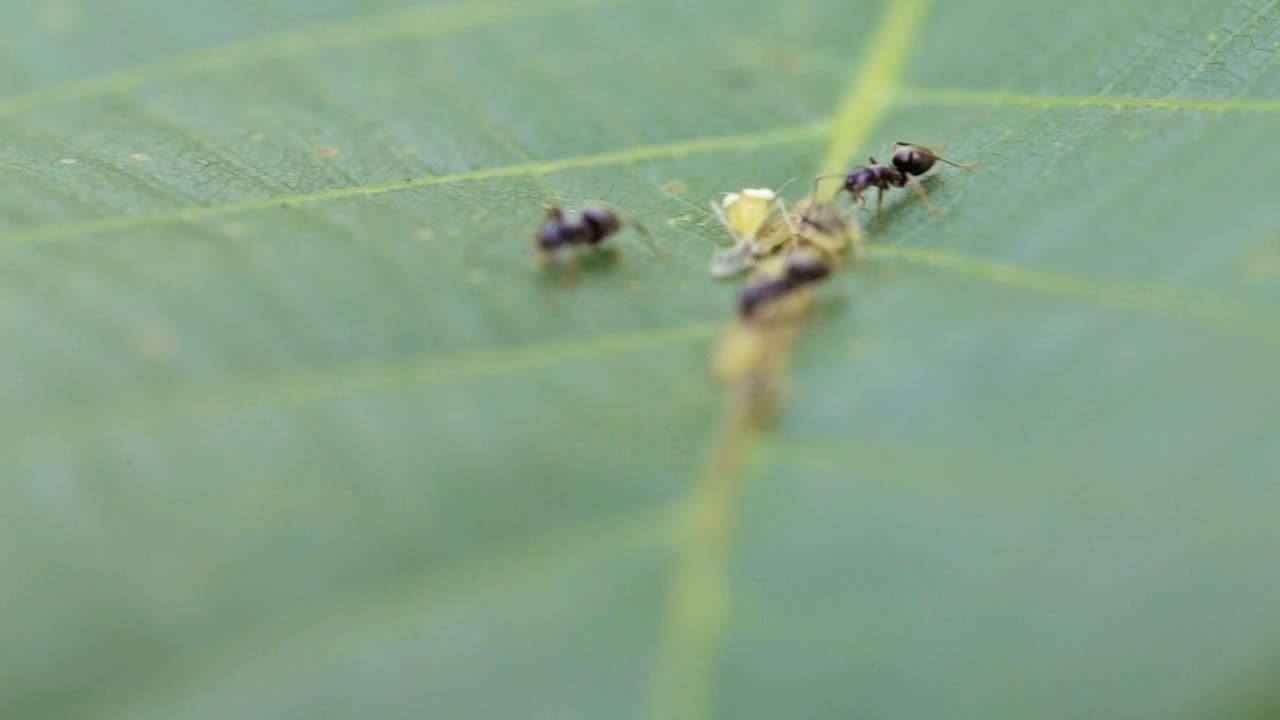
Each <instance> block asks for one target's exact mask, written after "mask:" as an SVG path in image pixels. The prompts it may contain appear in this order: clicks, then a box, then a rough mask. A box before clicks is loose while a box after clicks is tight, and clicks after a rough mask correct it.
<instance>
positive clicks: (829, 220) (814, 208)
mask: <svg viewBox="0 0 1280 720" xmlns="http://www.w3.org/2000/svg"><path fill="white" fill-rule="evenodd" d="M790 217H791V218H793V220H792V222H794V223H795V227H794V234H795V236H796V238H797V239H798V241H799V242H798V244H799V245H800V246H801V247H808V248H811V249H813V250H817V251H818V252H819V253H821V254H822V255H823V257H824V258H826V259H827V260H828V261H829V262H832V263H835V262H837V261H838V259H839V257H840V256H841V255H843V254H844V253H845V252H846V251H848V249H849V248H850V247H852V248H854V250H855V260H860V259H861V258H862V251H863V245H864V244H865V242H866V233H865V232H864V231H863V229H862V226H861V225H859V224H858V222H857V221H856V220H854V219H853V218H851V217H849V216H848V215H846V214H845V213H843V212H841V211H840V209H839V208H837V207H836V206H835V204H833V203H829V202H815V201H814V200H813V198H805V199H804V200H801V201H800V203H798V204H797V205H796V208H795V211H794V213H793V214H792V215H790Z"/></svg>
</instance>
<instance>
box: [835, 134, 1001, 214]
mask: <svg viewBox="0 0 1280 720" xmlns="http://www.w3.org/2000/svg"><path fill="white" fill-rule="evenodd" d="M946 148H947V146H946V145H941V146H939V147H937V148H931V147H927V146H925V145H917V144H915V143H904V142H899V143H894V144H893V164H892V165H884V164H881V163H880V162H878V161H877V160H876V159H875V157H874V156H873V157H869V158H867V159H868V160H870V161H871V164H870V165H862V166H859V167H856V168H854V169H853V170H851V171H849V173H848V174H847V175H846V174H844V173H834V174H831V175H819V176H818V177H816V178H814V179H813V193H814V197H817V196H818V183H819V181H821V180H825V179H827V178H833V177H842V178H844V183H843V184H842V185H841V186H840V190H838V191H836V194H839V193H841V192H844V191H848V193H849V197H850V198H852V199H853V201H854V202H856V203H858V204H859V205H860V206H863V207H865V206H866V200H865V199H864V198H863V197H862V195H863V193H865V192H866V191H868V190H870V189H871V188H876V189H877V190H879V193H878V194H877V195H876V225H875V227H876V229H877V230H879V229H880V228H882V227H883V226H884V219H883V215H884V191H885V190H888V189H889V188H895V187H897V188H901V187H907V186H908V185H910V186H911V189H912V190H915V191H916V194H917V195H919V196H920V199H921V200H923V201H924V206H925V208H926V209H928V211H929V214H931V215H934V216H938V215H941V214H942V213H940V212H938V209H937V208H936V207H934V206H933V203H931V202H929V193H928V192H926V191H925V189H924V186H923V185H921V184H920V181H919V180H917V179H916V177H917V176H919V175H924V174H925V173H927V172H929V171H930V170H932V169H933V166H934V165H935V164H936V163H938V162H943V163H946V164H947V165H951V166H952V167H958V168H962V169H965V170H970V169H973V168H975V167H977V166H978V163H977V162H971V163H958V162H953V161H951V160H948V159H946V158H944V157H942V156H941V155H939V154H938V153H939V152H941V151H942V150H945V149H946Z"/></svg>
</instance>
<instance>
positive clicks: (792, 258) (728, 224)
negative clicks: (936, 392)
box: [711, 143, 977, 420]
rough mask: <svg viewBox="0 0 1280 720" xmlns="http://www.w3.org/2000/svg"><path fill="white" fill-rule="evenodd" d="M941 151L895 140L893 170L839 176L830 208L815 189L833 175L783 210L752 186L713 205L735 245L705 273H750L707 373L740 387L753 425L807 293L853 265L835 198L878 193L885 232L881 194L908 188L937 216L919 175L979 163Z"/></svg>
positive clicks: (770, 394) (856, 229)
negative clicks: (952, 158) (849, 261)
mask: <svg viewBox="0 0 1280 720" xmlns="http://www.w3.org/2000/svg"><path fill="white" fill-rule="evenodd" d="M939 151H940V149H934V148H929V147H926V146H924V145H918V144H914V143H897V144H895V145H894V151H893V156H892V162H891V164H881V163H878V162H877V161H876V159H875V158H874V157H872V158H870V161H871V164H870V165H865V166H860V167H856V168H854V169H853V170H851V171H849V172H848V173H847V174H841V175H839V177H842V178H843V182H842V183H841V186H840V189H839V190H838V191H837V192H836V193H835V197H834V198H833V199H832V200H831V201H825V202H824V201H822V200H820V196H819V194H818V186H819V183H820V182H821V181H822V180H824V179H826V178H829V177H837V176H831V175H820V176H818V177H816V178H814V181H813V193H812V194H811V195H810V196H809V197H808V198H806V199H804V200H802V201H801V202H800V203H798V204H797V205H795V206H794V207H788V206H787V204H786V203H785V202H783V201H782V200H781V199H779V198H778V197H777V194H776V193H775V192H773V191H772V190H767V189H752V190H743V191H741V192H738V193H731V194H729V195H726V196H725V198H724V200H723V202H721V203H720V204H718V205H717V204H713V206H712V208H713V210H714V211H715V213H716V214H717V216H718V217H719V218H720V221H721V223H722V224H723V225H724V226H725V228H726V229H727V230H728V231H729V233H730V235H732V236H733V238H734V240H735V243H734V245H733V246H732V247H730V248H726V249H724V250H721V251H719V252H717V253H716V254H715V255H714V256H713V257H712V261H711V274H712V275H713V276H715V277H729V276H732V275H738V274H741V273H744V272H745V273H748V276H747V281H746V285H745V287H744V288H743V289H742V291H741V294H740V295H739V298H738V319H737V322H735V323H734V324H733V325H732V326H730V328H729V329H728V330H727V331H726V333H725V334H724V336H722V338H721V341H720V343H719V345H718V347H717V352H716V355H715V356H714V358H713V369H714V370H715V372H716V374H717V375H718V376H719V377H720V378H721V380H723V381H724V382H726V383H727V384H732V385H735V386H737V387H741V388H744V389H745V390H746V392H747V394H748V400H749V405H751V406H752V407H753V412H754V413H755V414H757V415H763V416H764V417H758V418H757V419H761V420H767V419H768V417H769V416H770V415H771V414H772V411H773V409H774V408H775V406H776V404H777V396H778V394H779V391H778V389H777V384H778V382H779V378H780V377H781V375H782V373H781V372H780V368H781V367H782V366H783V365H784V364H785V362H786V357H787V354H788V352H789V349H790V346H791V337H792V336H793V334H794V332H795V329H796V328H797V327H798V325H799V321H800V320H802V319H803V318H804V317H805V316H807V315H808V314H809V312H810V311H811V310H812V306H813V303H814V288H815V286H817V285H818V284H820V283H822V282H823V281H824V280H826V279H828V278H830V277H831V276H832V275H834V274H835V272H836V271H837V270H838V269H839V268H840V267H841V266H842V265H843V264H844V263H845V262H847V259H848V257H849V256H850V255H852V259H853V260H854V261H857V260H860V259H861V258H862V255H863V249H864V246H865V244H866V238H867V235H866V233H865V231H864V230H863V229H862V227H861V226H860V225H859V224H858V222H857V220H855V219H854V218H853V216H852V215H850V214H847V213H846V212H844V211H843V210H841V209H840V208H839V207H838V206H837V204H836V198H838V197H839V195H840V194H841V193H844V192H847V193H848V194H849V196H850V198H851V199H852V200H853V201H854V202H855V203H857V204H858V206H860V207H865V206H866V199H865V194H866V192H867V191H868V190H870V189H872V188H875V189H876V190H877V191H878V195H877V203H876V227H877V228H879V227H880V226H881V225H882V215H883V205H884V192H885V191H886V190H889V189H891V188H905V187H908V186H909V187H911V188H912V189H913V190H914V191H915V192H916V194H917V195H919V197H920V198H921V200H923V202H924V203H925V207H926V209H928V210H929V212H930V213H932V214H934V215H937V214H938V210H937V208H935V207H934V206H933V204H932V203H930V202H929V195H928V192H927V191H926V190H925V189H924V187H923V186H922V185H921V184H920V181H919V180H917V177H918V176H920V175H924V174H925V173H927V172H929V171H930V170H931V169H933V167H934V166H935V165H936V164H937V163H939V162H942V163H945V164H948V165H953V166H955V167H960V168H972V167H975V166H976V165H977V163H956V162H952V161H950V160H947V159H946V158H943V157H942V156H941V155H939V154H938V153H939Z"/></svg>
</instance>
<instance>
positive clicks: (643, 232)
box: [619, 218, 671, 257]
mask: <svg viewBox="0 0 1280 720" xmlns="http://www.w3.org/2000/svg"><path fill="white" fill-rule="evenodd" d="M631 224H632V225H634V226H635V228H636V230H637V231H639V233H640V237H641V238H642V239H643V240H644V244H645V247H647V248H649V249H650V250H652V251H653V254H654V255H657V256H658V257H671V253H669V252H667V251H666V250H663V249H662V248H660V247H658V244H657V243H655V242H654V241H653V235H652V234H651V233H650V232H649V228H647V227H645V226H644V225H641V224H640V221H639V220H636V219H635V218H631ZM619 256H621V253H619Z"/></svg>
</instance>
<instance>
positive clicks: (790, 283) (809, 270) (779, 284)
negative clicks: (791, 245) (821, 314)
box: [738, 252, 831, 319]
mask: <svg viewBox="0 0 1280 720" xmlns="http://www.w3.org/2000/svg"><path fill="white" fill-rule="evenodd" d="M780 260H781V263H782V267H781V268H780V269H772V268H771V270H772V272H768V273H767V276H766V278H765V279H764V280H762V281H759V282H756V283H754V284H752V285H749V286H747V288H746V289H745V290H743V291H742V296H741V297H740V298H739V299H738V313H739V314H740V315H741V316H742V317H743V318H744V319H750V318H752V317H755V316H756V314H757V313H758V312H759V311H760V310H761V309H763V308H764V307H766V306H768V305H770V304H772V303H774V302H775V301H777V300H780V299H782V298H784V297H787V296H789V295H791V294H792V293H794V292H795V291H796V290H799V289H800V288H804V287H808V286H810V285H815V284H817V283H819V282H821V281H822V280H825V279H826V278H827V276H828V275H830V274H831V265H829V264H828V263H827V261H826V260H824V259H823V258H822V256H820V255H818V254H816V253H809V252H796V253H792V254H790V255H787V256H786V257H785V258H780Z"/></svg>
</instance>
